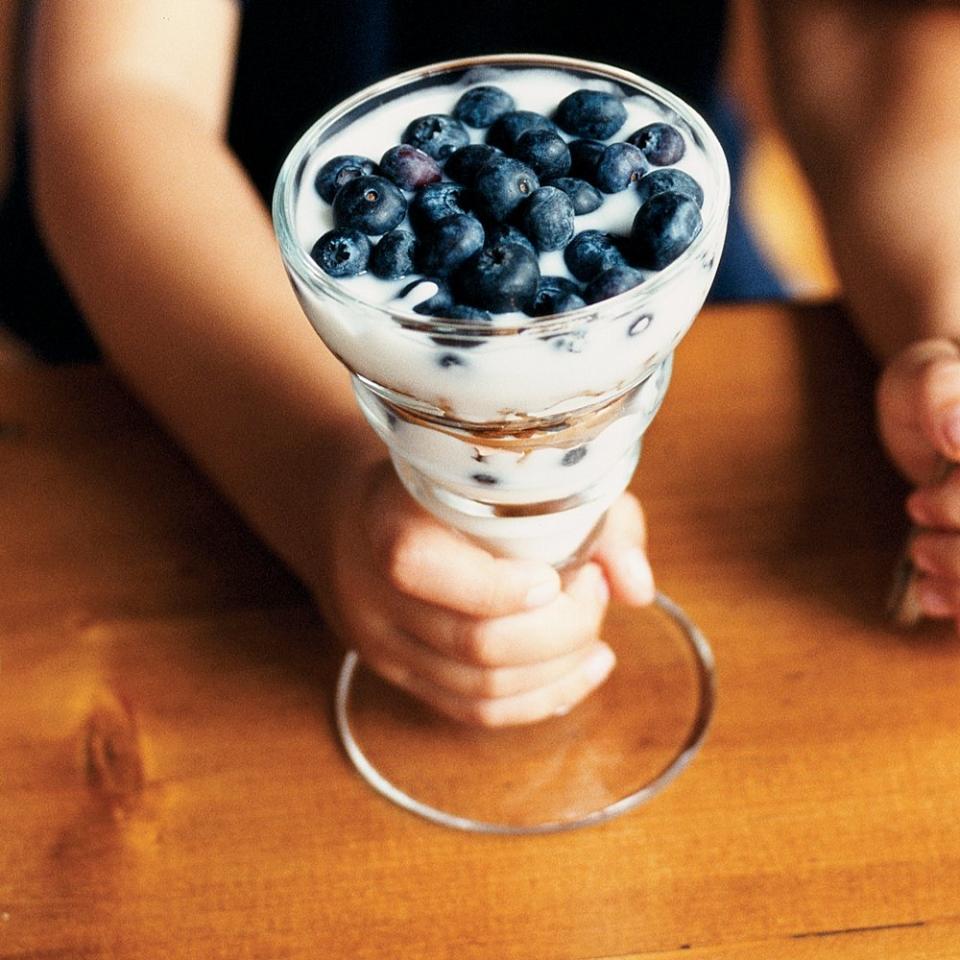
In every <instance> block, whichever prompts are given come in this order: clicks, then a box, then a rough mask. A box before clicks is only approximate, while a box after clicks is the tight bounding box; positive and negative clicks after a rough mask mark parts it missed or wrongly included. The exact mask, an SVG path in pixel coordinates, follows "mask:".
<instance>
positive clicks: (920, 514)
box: [907, 494, 930, 527]
mask: <svg viewBox="0 0 960 960" xmlns="http://www.w3.org/2000/svg"><path fill="white" fill-rule="evenodd" d="M907 516H909V517H910V519H911V520H912V521H913V522H914V523H915V524H917V526H920V527H926V526H929V525H930V514H929V513H928V512H927V509H926V505H925V504H924V502H923V500H922V499H921V498H919V497H918V496H917V495H916V494H914V495H912V496H910V497H907Z"/></svg>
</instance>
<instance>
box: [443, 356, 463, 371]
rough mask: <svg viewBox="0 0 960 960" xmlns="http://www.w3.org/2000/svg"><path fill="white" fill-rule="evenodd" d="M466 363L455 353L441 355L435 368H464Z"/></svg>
mask: <svg viewBox="0 0 960 960" xmlns="http://www.w3.org/2000/svg"><path fill="white" fill-rule="evenodd" d="M466 365H467V361H466V360H464V359H463V357H458V356H457V355H456V354H455V353H442V354H440V356H439V357H437V366H438V367H443V368H444V369H445V370H446V369H449V368H450V367H465V366H466Z"/></svg>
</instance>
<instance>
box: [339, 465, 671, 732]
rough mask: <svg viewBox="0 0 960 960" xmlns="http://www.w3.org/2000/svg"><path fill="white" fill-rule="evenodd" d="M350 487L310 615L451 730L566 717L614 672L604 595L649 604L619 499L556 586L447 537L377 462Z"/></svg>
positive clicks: (637, 517)
mask: <svg viewBox="0 0 960 960" xmlns="http://www.w3.org/2000/svg"><path fill="white" fill-rule="evenodd" d="M351 489H352V491H353V493H352V494H351V497H352V499H353V503H351V504H346V503H344V504H341V505H340V508H339V510H338V511H337V513H336V516H335V519H334V521H333V537H332V541H331V547H332V556H333V559H334V560H335V562H332V563H330V564H328V569H329V570H330V571H331V573H330V576H329V578H328V582H327V584H326V585H325V587H324V588H322V589H321V591H320V593H321V597H320V604H321V607H322V608H323V609H324V611H325V612H326V614H327V615H328V617H329V618H330V619H331V622H332V624H333V626H334V628H335V629H336V631H337V632H338V634H339V636H340V638H341V640H342V641H343V642H344V643H346V644H347V645H348V646H350V647H352V648H354V649H355V650H357V651H358V653H359V654H360V656H361V657H362V659H363V660H364V661H365V662H366V663H367V664H368V665H369V666H370V667H371V668H372V669H373V670H375V671H376V672H377V673H379V674H380V675H381V676H382V677H384V678H385V679H387V680H389V681H390V682H392V683H394V684H396V685H397V686H399V687H401V688H403V689H404V690H406V691H407V692H409V693H411V694H413V695H414V696H416V697H418V698H419V699H421V700H424V701H425V702H427V703H428V704H430V705H431V706H433V707H434V708H436V709H437V710H439V711H440V712H441V713H444V714H446V715H447V716H450V717H453V718H455V719H457V720H461V721H465V722H468V723H475V724H479V725H482V726H490V727H496V726H505V725H509V724H520V723H529V722H532V721H535V720H540V719H543V718H545V717H548V716H550V715H551V714H556V713H562V712H565V711H567V710H569V709H570V708H571V707H573V706H574V705H575V704H576V703H578V702H579V701H580V700H582V699H583V698H584V697H586V696H587V694H589V693H590V692H591V691H592V690H594V689H595V688H596V687H597V686H599V685H600V684H601V683H602V682H603V680H604V679H605V678H606V676H607V674H608V673H609V672H610V670H611V668H612V667H613V664H614V656H613V653H612V652H611V650H610V648H609V647H608V646H607V645H606V644H604V643H603V641H601V640H600V638H599V630H600V625H601V622H602V620H603V616H604V613H605V611H606V606H607V602H608V600H609V597H610V592H611V588H612V590H613V591H614V592H615V593H616V595H617V596H618V597H619V598H621V599H624V600H626V601H628V602H632V603H644V602H649V601H650V600H651V599H652V597H653V583H652V578H651V577H650V573H649V567H648V566H647V565H646V560H645V558H644V555H643V553H642V549H641V548H642V543H643V537H644V528H643V519H642V514H641V512H640V509H639V505H638V504H637V503H636V501H635V500H634V499H633V498H632V497H630V496H628V495H625V496H624V497H622V498H621V499H620V501H618V503H617V504H616V505H615V507H614V508H613V509H612V510H611V512H610V517H609V520H608V523H607V524H606V527H605V529H604V531H603V532H602V534H601V536H600V537H599V538H598V541H597V545H596V547H595V553H594V561H595V562H589V563H586V564H584V565H583V566H582V567H581V568H580V569H579V570H577V572H576V573H575V574H574V575H572V576H571V577H570V578H569V579H568V580H567V581H566V582H565V583H561V579H560V577H559V576H558V575H557V572H556V571H555V570H554V569H553V568H552V567H550V566H548V565H547V564H544V563H539V562H535V561H522V560H506V559H499V558H495V557H493V556H492V555H491V554H489V553H487V552H486V551H485V550H483V549H482V548H480V547H479V546H477V545H475V544H473V543H471V542H470V541H469V540H467V539H466V538H465V537H463V536H461V535H460V534H457V533H454V532H452V531H450V530H448V529H447V528H446V527H444V526H443V525H442V524H440V523H439V522H438V521H437V520H435V519H433V518H432V517H431V516H430V515H429V514H427V513H426V512H425V511H424V510H422V509H421V508H420V507H419V506H418V505H417V504H416V503H414V501H413V500H412V499H411V498H410V497H409V496H408V495H407V493H406V491H404V490H403V488H402V487H401V485H400V483H399V481H398V480H397V479H396V476H395V475H394V471H393V469H392V467H391V466H390V465H389V464H387V463H380V464H377V465H376V466H374V467H373V468H372V469H368V470H366V471H365V476H364V477H363V478H359V479H356V480H355V483H353V484H352V485H351Z"/></svg>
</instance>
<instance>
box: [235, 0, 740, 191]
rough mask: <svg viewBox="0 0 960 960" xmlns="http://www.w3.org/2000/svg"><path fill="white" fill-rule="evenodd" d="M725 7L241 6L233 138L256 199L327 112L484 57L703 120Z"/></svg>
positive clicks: (493, 2) (294, 2)
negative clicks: (543, 68) (669, 104)
mask: <svg viewBox="0 0 960 960" xmlns="http://www.w3.org/2000/svg"><path fill="white" fill-rule="evenodd" d="M724 8H725V4H724V3H723V2H722V0H719V2H718V0H669V2H666V0H660V2H655V3H643V4H640V3H638V4H630V5H627V4H620V3H611V4H608V5H605V4H603V3H590V2H584V0H577V2H571V0H525V2H524V3H519V2H517V0H482V2H470V0H441V2H436V3H429V4H427V3H416V2H409V0H406V2H399V0H395V2H392V0H369V2H363V3H357V2H356V0H325V2H319V0H283V2H277V0H246V4H245V11H244V25H243V31H242V34H241V41H240V57H239V63H238V72H237V81H236V91H235V101H234V113H233V122H232V124H231V131H230V136H231V140H232V142H233V144H234V147H235V149H236V150H237V152H238V154H239V155H240V158H241V160H242V161H243V162H244V164H245V165H246V166H247V169H248V170H249V171H250V172H251V175H252V176H253V179H254V182H255V183H256V184H257V186H258V188H259V189H260V191H261V193H262V194H263V195H264V196H265V197H266V196H269V194H270V192H271V191H272V189H273V182H274V180H275V179H276V174H277V172H278V170H279V165H280V161H281V160H282V159H283V157H284V156H285V155H286V153H287V151H288V150H289V149H290V147H292V146H293V143H294V141H295V140H296V138H297V136H298V135H299V134H300V133H301V132H302V131H303V130H304V129H306V127H307V126H308V125H309V124H310V122H311V121H313V120H315V119H316V118H317V117H318V116H320V114H321V113H323V112H325V111H326V110H327V109H328V108H329V107H332V106H334V105H335V104H336V103H338V102H339V101H340V100H342V99H343V98H344V97H346V96H348V95H349V94H352V93H355V92H356V91H357V90H359V89H361V88H362V87H365V86H367V85H368V84H370V83H373V82H374V81H376V80H380V79H383V78H384V77H387V76H390V75H391V74H394V73H398V72H399V71H401V70H407V69H411V68H413V67H419V66H423V65H424V64H428V63H435V62H437V61H440V60H451V59H454V58H459V57H464V56H471V55H477V54H484V53H519V52H522V53H553V54H562V55H567V56H577V57H582V58H584V59H587V60H600V61H603V62H605V63H610V64H613V65H615V66H619V67H624V68H626V69H628V70H632V71H634V72H635V73H640V74H642V75H643V76H646V77H648V78H649V79H650V80H654V81H657V82H659V83H661V84H663V85H664V86H666V87H667V88H669V89H671V90H673V91H674V92H676V93H677V94H679V95H680V96H681V97H683V98H684V99H686V100H688V101H689V102H690V103H692V104H693V105H694V106H696V107H698V108H700V109H702V110H706V111H707V112H709V107H710V104H711V98H712V91H713V89H714V81H715V77H716V73H717V66H718V62H719V58H720V45H721V42H722V36H723V25H724Z"/></svg>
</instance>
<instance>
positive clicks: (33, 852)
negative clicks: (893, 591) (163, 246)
mask: <svg viewBox="0 0 960 960" xmlns="http://www.w3.org/2000/svg"><path fill="white" fill-rule="evenodd" d="M871 379H872V370H871V367H870V364H869V362H868V361H867V360H866V358H865V357H864V355H863V353H862V351H861V349H860V347H859V346H858V344H857V342H856V340H855V339H854V337H853V336H852V334H851V333H850V332H849V330H848V329H847V327H846V326H845V325H844V322H843V320H842V319H841V317H840V316H839V314H838V313H837V312H835V311H834V310H832V309H829V308H806V309H801V308H779V307H778V308H774V307H769V306H756V307H737V308H712V309H709V310H708V311H706V312H705V313H704V315H703V316H702V317H701V319H700V320H699V321H698V323H697V324H696V325H695V327H694V330H693V332H692V333H691V334H690V336H689V337H688V339H687V340H686V341H685V342H684V344H683V345H682V346H681V348H680V350H679V352H678V357H677V367H676V372H675V378H674V384H673V386H672V387H671V390H670V393H669V395H668V397H667V401H666V403H665V405H664V408H663V410H662V411H661V413H660V415H659V417H658V419H657V421H656V422H655V424H654V425H653V427H652V428H651V430H650V432H649V434H648V438H647V442H646V446H645V452H644V460H643V463H642V466H641V470H640V472H639V474H638V477H637V479H636V489H637V490H638V492H639V493H640V494H641V496H642V497H643V500H644V502H645V505H646V507H647V510H648V513H649V516H650V523H651V528H652V540H651V553H652V557H653V561H654V566H655V570H656V571H657V573H658V576H659V582H660V584H661V586H662V587H663V588H664V589H665V590H667V591H668V592H669V593H670V594H672V595H673V596H675V597H676V598H677V599H678V600H680V601H681V602H682V603H683V604H684V605H685V606H686V607H687V609H688V610H689V611H690V612H691V613H692V615H693V616H694V617H695V618H696V619H697V620H698V621H699V623H700V624H701V626H702V627H703V628H704V630H705V632H706V633H707V635H708V636H709V637H710V638H711V640H712V642H713V645H714V649H715V652H716V656H717V660H718V678H719V681H718V708H717V713H716V716H715V720H714V724H713V726H712V729H711V732H710V735H709V738H708V740H707V743H706V746H705V747H704V750H703V752H702V753H701V755H700V756H699V757H698V758H697V759H696V761H695V762H694V764H693V765H692V766H691V767H690V769H689V770H688V771H686V772H685V773H684V774H683V776H682V777H681V778H680V779H679V780H678V781H677V782H676V783H675V784H673V785H672V786H671V787H670V788H669V789H668V790H667V791H666V792H665V793H664V794H662V795H661V796H659V797H658V798H656V799H655V800H654V801H653V802H652V803H651V804H649V805H648V806H645V807H642V808H640V809H638V810H635V811H633V812H632V813H629V814H627V815H625V816H623V817H621V818H619V819H616V820H613V821H610V822H608V823H606V824H603V825H601V826H597V827H593V828H590V829H586V830H581V831H574V832H570V833H564V834H558V835H552V836H545V837H533V838H519V839H518V838H510V837H485V836H476V835H469V834H463V833H459V832H454V831H449V830H445V829H442V828H440V827H436V826H433V825H431V824H428V823H425V822H422V821H421V820H419V819H417V818H416V817H414V816H412V815H410V814H407V813H405V812H403V811H401V810H399V809H397V808H394V807H393V806H392V805H390V804H389V803H387V802H386V801H384V800H382V799H381V798H380V797H378V796H376V795H374V794H373V793H372V792H371V791H370V790H369V789H368V788H367V787H366V785H365V784H364V783H362V782H361V781H360V779H359V778H358V777H357V776H356V775H355V774H354V772H353V770H352V768H350V767H349V765H348V763H347V761H346V760H345V759H344V757H343V755H342V754H341V752H340V750H339V748H338V745H337V742H336V739H335V737H334V734H333V732H332V728H331V712H330V693H331V684H332V680H333V677H334V673H335V669H336V665H337V663H336V657H335V655H334V654H333V653H332V652H330V649H329V647H330V645H329V644H328V643H327V642H326V638H325V637H324V634H323V629H322V627H321V626H320V625H319V624H318V623H317V622H316V621H315V619H314V618H313V616H312V615H311V612H310V609H309V607H308V605H307V603H306V602H305V597H304V595H303V593H302V592H301V591H300V589H299V588H298V587H297V585H296V584H295V583H293V582H292V581H291V580H290V579H289V578H288V577H287V575H286V574H285V573H284V572H283V570H282V569H281V568H280V566H279V565H278V564H277V563H276V562H275V561H274V560H273V559H272V558H271V557H270V556H269V555H268V554H267V553H266V552H265V551H264V550H263V549H262V548H261V547H260V546H258V544H257V542H256V541H255V539H254V538H253V536H252V535H251V534H250V533H249V532H247V531H246V530H245V528H244V527H243V525H242V524H241V523H240V522H239V521H238V519H237V518H236V516H235V515H233V513H232V512H231V511H230V510H229V509H228V508H227V507H225V506H224V505H223V503H222V502H221V501H220V500H219V499H218V497H217V495H216V494H215V493H214V492H213V491H212V490H211V489H210V488H209V487H208V486H207V484H206V483H205V482H204V481H203V480H202V479H201V478H199V477H198V475H197V474H196V473H195V472H194V471H193V470H192V469H191V467H190V466H189V465H188V464H187V463H186V462H185V461H184V459H183V458H182V457H181V455H180V454H179V453H178V452H177V451H176V449H175V448H174V447H173V446H172V445H171V444H170V442H168V441H167V440H166V439H165V438H164V437H163V436H162V434H161V433H160V432H159V431H158V430H157V429H156V427H155V426H154V425H153V424H152V423H151V422H150V420H149V419H148V417H147V416H146V415H145V414H144V413H143V412H142V411H141V410H140V409H139V408H138V406H137V405H136V404H135V403H134V402H133V401H132V400H131V399H130V398H129V396H128V395H127V394H126V393H125V392H124V391H123V390H122V389H121V388H120V387H119V386H118V385H117V383H116V382H115V380H114V379H113V378H112V377H111V376H110V375H109V374H108V373H106V372H105V371H104V370H103V369H100V368H97V367H85V368H61V369H50V368H44V367H41V366H38V365H35V364H32V363H29V362H24V361H22V360H20V361H18V360H16V359H15V358H14V357H13V356H12V355H11V354H9V353H2V354H0V532H2V535H0V645H2V655H3V659H2V667H0V957H2V958H3V960H13V958H19V960H26V958H38V960H39V958H45V960H52V958H70V960H86V958H107V957H109V958H168V957H175V958H214V957H215V958H220V957H222V958H230V960H237V958H271V960H275V958H293V957H297V958H300V957H303V958H352V960H360V958H368V957H369V958H384V957H403V958H407V957H411V958H457V960H471V958H531V960H545V958H551V960H552V958H558V960H559V958H564V960H572V958H612V957H616V958H618V960H626V958H639V957H644V958H646V957H656V958H658V960H667V958H677V960H706V958H710V960H747V958H750V960H754V958H758V960H759V958H764V960H767V958H775V960H795V958H809V957H843V958H847V960H859V958H868V957H869V958H875V957H894V956H895V957H898V958H912V957H916V958H920V957H922V958H934V957H937V958H955V957H957V956H960V732H958V730H957V701H958V681H960V644H958V641H957V639H956V638H955V637H954V635H953V634H952V632H951V631H950V630H949V628H946V627H929V628H925V629H923V630H921V631H920V632H918V633H914V634H910V635H903V634H898V633H896V632H894V631H892V630H890V629H888V628H887V627H886V626H885V624H884V622H883V618H882V613H881V612H882V604H883V597H884V593H885V591H886V588H887V586H888V583H889V575H890V570H891V567H892V564H893V561H894V557H895V554H896V551H897V546H898V543H899V541H900V538H901V536H902V533H903V524H902V520H901V517H902V511H901V509H900V502H901V499H900V498H901V496H902V494H903V490H902V488H901V487H900V486H899V484H898V482H897V481H896V479H895V478H894V477H893V475H892V473H891V472H890V470H889V468H887V467H886V466H885V465H884V463H883V460H882V457H881V455H880V453H879V451H878V449H877V447H876V445H875V443H874V441H873V439H872V437H871V431H870V413H869V409H870V390H871ZM612 622H613V623H614V624H615V623H616V617H614V618H612Z"/></svg>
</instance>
